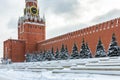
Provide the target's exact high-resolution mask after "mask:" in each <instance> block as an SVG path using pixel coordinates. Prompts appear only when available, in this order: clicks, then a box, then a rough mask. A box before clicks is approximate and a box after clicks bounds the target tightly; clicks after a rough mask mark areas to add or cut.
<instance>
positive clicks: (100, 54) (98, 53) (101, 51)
mask: <svg viewBox="0 0 120 80" xmlns="http://www.w3.org/2000/svg"><path fill="white" fill-rule="evenodd" d="M95 57H106V52H105V49H104V47H103V44H102V41H101V39H100V38H99V41H98V44H97V48H96V55H95Z"/></svg>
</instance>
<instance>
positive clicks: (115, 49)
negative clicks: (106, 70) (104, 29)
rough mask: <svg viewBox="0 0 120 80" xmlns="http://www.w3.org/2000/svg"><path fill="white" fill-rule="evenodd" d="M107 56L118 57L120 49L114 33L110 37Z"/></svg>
mask: <svg viewBox="0 0 120 80" xmlns="http://www.w3.org/2000/svg"><path fill="white" fill-rule="evenodd" d="M108 56H110V57H113V56H120V48H119V46H118V44H117V40H116V36H115V34H114V33H113V35H112V40H111V43H110V46H109V49H108Z"/></svg>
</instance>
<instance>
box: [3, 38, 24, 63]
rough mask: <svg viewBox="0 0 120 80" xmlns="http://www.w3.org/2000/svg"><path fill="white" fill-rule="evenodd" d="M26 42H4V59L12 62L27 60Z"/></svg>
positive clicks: (10, 40)
mask: <svg viewBox="0 0 120 80" xmlns="http://www.w3.org/2000/svg"><path fill="white" fill-rule="evenodd" d="M24 55H25V41H20V40H13V39H9V40H6V41H5V42H4V58H5V57H7V58H8V59H11V60H12V62H23V61H24V60H25V56H24Z"/></svg>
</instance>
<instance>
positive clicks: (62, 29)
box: [0, 0, 120, 56]
mask: <svg viewBox="0 0 120 80" xmlns="http://www.w3.org/2000/svg"><path fill="white" fill-rule="evenodd" d="M24 2H25V0H1V3H0V25H1V31H0V54H1V56H2V54H3V41H4V40H7V39H8V38H14V39H17V21H18V18H19V17H20V16H22V15H23V9H24V6H25V3H24ZM38 2H39V7H40V15H41V17H42V16H43V15H44V14H45V16H46V26H47V29H46V30H47V38H52V37H55V36H58V35H61V34H65V33H68V32H71V31H75V30H78V29H81V28H86V27H88V26H90V25H93V24H98V23H100V22H104V21H107V20H110V19H113V18H116V17H120V0H38Z"/></svg>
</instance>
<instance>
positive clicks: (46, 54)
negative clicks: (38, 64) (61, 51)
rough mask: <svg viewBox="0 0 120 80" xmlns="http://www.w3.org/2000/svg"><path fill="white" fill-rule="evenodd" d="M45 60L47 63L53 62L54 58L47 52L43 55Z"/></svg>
mask: <svg viewBox="0 0 120 80" xmlns="http://www.w3.org/2000/svg"><path fill="white" fill-rule="evenodd" d="M44 59H45V60H48V61H51V60H55V57H54V55H53V54H52V52H51V51H47V52H46V53H45V58H44Z"/></svg>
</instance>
